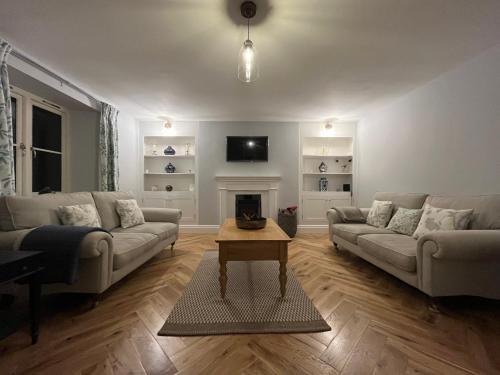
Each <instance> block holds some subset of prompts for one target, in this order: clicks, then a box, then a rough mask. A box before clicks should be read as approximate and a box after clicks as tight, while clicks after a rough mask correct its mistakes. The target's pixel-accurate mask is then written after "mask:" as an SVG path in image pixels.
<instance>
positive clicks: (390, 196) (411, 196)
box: [373, 192, 427, 212]
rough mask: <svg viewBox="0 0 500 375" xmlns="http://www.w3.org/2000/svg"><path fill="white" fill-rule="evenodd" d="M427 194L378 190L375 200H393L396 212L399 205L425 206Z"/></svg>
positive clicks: (418, 207) (409, 206) (416, 207)
mask: <svg viewBox="0 0 500 375" xmlns="http://www.w3.org/2000/svg"><path fill="white" fill-rule="evenodd" d="M425 198H427V194H421V193H387V192H377V193H375V196H374V197H373V200H377V201H391V202H392V204H393V205H394V211H393V212H396V211H397V209H398V208H399V207H403V208H413V209H420V208H422V207H423V205H424V202H425Z"/></svg>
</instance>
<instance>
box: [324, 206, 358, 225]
mask: <svg viewBox="0 0 500 375" xmlns="http://www.w3.org/2000/svg"><path fill="white" fill-rule="evenodd" d="M332 209H334V210H335V211H336V212H337V214H338V215H339V217H340V220H342V222H344V223H366V219H365V217H364V216H363V213H362V212H361V210H360V209H359V208H357V207H332Z"/></svg>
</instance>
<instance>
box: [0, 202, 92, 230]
mask: <svg viewBox="0 0 500 375" xmlns="http://www.w3.org/2000/svg"><path fill="white" fill-rule="evenodd" d="M78 204H91V205H94V199H93V198H92V195H91V194H90V193H86V192H82V193H55V194H43V195H34V196H32V197H18V196H7V197H4V198H3V202H2V204H0V212H1V214H0V218H1V220H0V225H1V229H2V230H4V231H8V230H19V229H29V228H35V227H39V226H40V225H49V224H54V225H60V224H61V222H60V220H59V215H58V207H59V206H72V205H78Z"/></svg>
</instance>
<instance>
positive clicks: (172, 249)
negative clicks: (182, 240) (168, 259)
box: [170, 241, 175, 257]
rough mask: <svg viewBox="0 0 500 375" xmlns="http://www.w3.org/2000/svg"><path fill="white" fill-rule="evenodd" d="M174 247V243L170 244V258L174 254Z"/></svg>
mask: <svg viewBox="0 0 500 375" xmlns="http://www.w3.org/2000/svg"><path fill="white" fill-rule="evenodd" d="M174 245H175V241H174V242H172V244H171V245H170V256H172V257H173V256H174V255H175V253H174Z"/></svg>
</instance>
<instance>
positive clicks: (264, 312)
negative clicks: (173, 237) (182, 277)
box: [158, 251, 330, 336]
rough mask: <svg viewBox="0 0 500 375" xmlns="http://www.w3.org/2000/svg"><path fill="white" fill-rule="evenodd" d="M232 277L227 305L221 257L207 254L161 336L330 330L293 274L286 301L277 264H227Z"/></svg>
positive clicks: (229, 283) (289, 278)
mask: <svg viewBox="0 0 500 375" xmlns="http://www.w3.org/2000/svg"><path fill="white" fill-rule="evenodd" d="M288 268H289V267H288ZM227 275H228V281H227V291H226V298H225V299H224V300H223V299H222V298H221V296H220V289H219V262H218V252H216V251H207V252H206V253H205V256H204V257H203V259H202V261H201V263H200V266H199V267H198V269H197V270H196V272H195V273H194V275H193V278H192V279H191V281H190V282H189V284H188V286H187V287H186V290H185V291H184V293H183V295H182V296H181V297H180V298H179V300H178V301H177V303H176V304H175V306H174V308H173V310H172V312H171V313H170V315H169V316H168V318H167V320H166V322H165V324H164V325H163V327H162V328H161V329H160V331H159V332H158V335H161V336H201V335H227V334H237V333H287V332H290V333H292V332H293V333H297V332H322V331H329V330H330V327H329V326H328V324H327V323H326V322H325V321H324V320H323V318H322V317H321V315H320V314H319V312H318V310H316V308H315V307H314V305H313V304H312V302H311V300H310V299H309V298H308V297H307V296H306V294H305V293H304V291H303V290H302V287H301V286H300V283H299V281H298V280H297V279H296V278H295V275H294V274H293V271H292V270H290V269H288V272H287V277H288V281H287V287H286V295H285V298H284V299H282V298H281V297H280V287H279V285H280V284H279V279H278V275H279V263H278V262H273V261H259V262H256V261H252V262H228V263H227Z"/></svg>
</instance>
